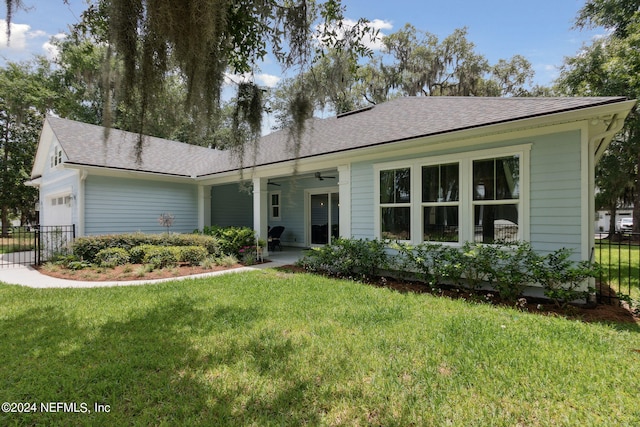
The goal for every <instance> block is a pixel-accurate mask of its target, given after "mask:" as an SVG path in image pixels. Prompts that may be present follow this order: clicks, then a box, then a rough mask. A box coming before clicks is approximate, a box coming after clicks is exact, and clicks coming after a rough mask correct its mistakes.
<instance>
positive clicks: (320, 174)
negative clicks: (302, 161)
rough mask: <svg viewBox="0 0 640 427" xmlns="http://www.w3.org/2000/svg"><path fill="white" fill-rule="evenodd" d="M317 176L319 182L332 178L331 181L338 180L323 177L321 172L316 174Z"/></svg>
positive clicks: (333, 177)
mask: <svg viewBox="0 0 640 427" xmlns="http://www.w3.org/2000/svg"><path fill="white" fill-rule="evenodd" d="M315 176H316V179H317V180H318V181H324V180H325V179H328V178H331V179H335V178H336V177H335V176H322V173H320V172H316V175H315Z"/></svg>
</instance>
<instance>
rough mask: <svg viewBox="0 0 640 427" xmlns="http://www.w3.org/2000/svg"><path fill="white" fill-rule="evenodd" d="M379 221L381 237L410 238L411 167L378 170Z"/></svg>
mask: <svg viewBox="0 0 640 427" xmlns="http://www.w3.org/2000/svg"><path fill="white" fill-rule="evenodd" d="M380 221H381V229H380V230H381V235H382V238H383V239H393V240H409V239H410V238H411V168H402V169H389V170H382V171H380Z"/></svg>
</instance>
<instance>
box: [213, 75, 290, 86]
mask: <svg viewBox="0 0 640 427" xmlns="http://www.w3.org/2000/svg"><path fill="white" fill-rule="evenodd" d="M225 80H226V81H227V85H233V84H238V83H241V82H249V81H252V80H253V81H255V82H256V83H257V84H258V85H262V86H267V87H275V86H276V85H277V84H278V82H279V81H280V77H278V76H274V75H273V74H256V75H254V76H253V77H252V76H251V73H244V74H229V73H225Z"/></svg>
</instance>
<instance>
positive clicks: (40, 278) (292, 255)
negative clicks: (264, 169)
mask: <svg viewBox="0 0 640 427" xmlns="http://www.w3.org/2000/svg"><path fill="white" fill-rule="evenodd" d="M301 256H302V250H301V249H298V248H285V249H284V250H283V251H282V252H272V253H271V254H270V255H269V257H268V259H269V260H270V261H271V262H268V263H265V264H259V265H255V266H251V267H241V268H234V269H231V270H224V271H214V272H210V273H202V274H194V275H192V276H184V277H170V278H166V279H154V280H126V281H124V280H123V281H112V282H91V281H81V280H67V279H58V278H56V277H51V276H47V275H46V274H42V273H40V272H39V271H38V270H36V269H34V268H33V267H26V266H11V267H6V266H3V267H2V268H0V282H3V283H7V284H12V285H21V286H27V287H30V288H99V287H107V286H136V285H147V284H150V283H161V282H170V281H176V280H187V279H197V278H201V277H212V276H219V275H221V274H231V273H242V272H245V271H253V270H260V269H265V268H275V267H281V266H283V265H288V264H293V263H295V262H296V261H297V260H298V259H300V257H301Z"/></svg>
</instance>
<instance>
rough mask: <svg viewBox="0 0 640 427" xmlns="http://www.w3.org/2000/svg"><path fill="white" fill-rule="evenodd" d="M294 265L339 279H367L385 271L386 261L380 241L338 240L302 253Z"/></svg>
mask: <svg viewBox="0 0 640 427" xmlns="http://www.w3.org/2000/svg"><path fill="white" fill-rule="evenodd" d="M298 264H299V265H301V266H302V267H304V268H305V269H307V270H310V271H317V272H324V273H328V274H333V275H337V276H342V277H357V276H362V277H371V276H374V275H375V274H377V273H378V272H379V271H380V270H383V269H386V268H387V267H388V265H389V259H388V255H387V251H386V243H385V242H384V241H381V240H362V239H342V238H340V239H335V240H334V241H333V242H332V243H331V245H326V246H322V247H319V248H313V249H312V250H310V251H308V252H306V253H305V255H304V256H303V257H302V259H301V260H300V261H298Z"/></svg>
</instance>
